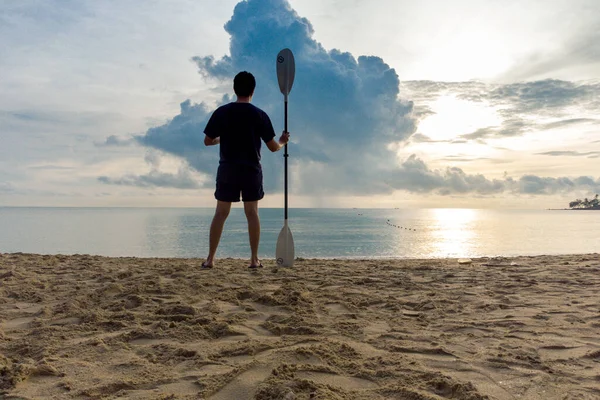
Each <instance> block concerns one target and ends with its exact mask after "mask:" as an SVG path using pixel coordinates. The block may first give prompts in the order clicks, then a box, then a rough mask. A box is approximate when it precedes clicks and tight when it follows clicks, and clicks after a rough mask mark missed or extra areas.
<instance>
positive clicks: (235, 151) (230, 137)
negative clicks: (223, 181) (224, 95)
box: [204, 103, 275, 168]
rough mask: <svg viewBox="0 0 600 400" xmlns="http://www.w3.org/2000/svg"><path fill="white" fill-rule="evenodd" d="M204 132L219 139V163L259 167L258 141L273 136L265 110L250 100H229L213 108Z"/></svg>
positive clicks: (266, 140)
mask: <svg viewBox="0 0 600 400" xmlns="http://www.w3.org/2000/svg"><path fill="white" fill-rule="evenodd" d="M204 133H205V134H206V136H208V137H209V138H211V139H215V138H217V137H220V138H221V145H220V155H221V160H220V161H219V164H229V165H247V166H254V167H258V168H260V146H261V143H260V140H261V139H262V140H263V141H264V142H265V143H267V142H269V141H270V140H271V139H273V138H274V137H275V131H274V130H273V124H271V120H270V119H269V116H268V115H267V113H265V112H264V111H263V110H261V109H260V108H258V107H256V106H254V105H253V104H250V103H229V104H225V105H223V106H221V107H219V108H217V109H216V110H215V112H214V113H213V114H212V116H211V117H210V119H209V120H208V123H207V124H206V128H205V129H204Z"/></svg>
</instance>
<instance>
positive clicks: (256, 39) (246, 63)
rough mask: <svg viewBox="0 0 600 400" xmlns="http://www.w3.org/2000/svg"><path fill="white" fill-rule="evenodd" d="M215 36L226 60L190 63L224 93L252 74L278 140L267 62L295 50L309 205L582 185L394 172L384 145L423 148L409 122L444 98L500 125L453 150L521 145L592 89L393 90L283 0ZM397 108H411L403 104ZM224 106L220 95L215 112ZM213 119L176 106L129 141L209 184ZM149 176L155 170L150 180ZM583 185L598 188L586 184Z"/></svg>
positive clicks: (294, 170) (274, 88) (302, 175)
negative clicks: (476, 108) (352, 198)
mask: <svg viewBox="0 0 600 400" xmlns="http://www.w3.org/2000/svg"><path fill="white" fill-rule="evenodd" d="M225 30H226V32H227V33H228V34H229V35H230V48H229V54H227V55H225V56H223V57H221V58H216V57H215V56H212V55H205V56H195V57H192V58H191V60H192V61H193V62H194V64H195V65H196V67H197V68H198V72H199V73H200V74H201V75H202V76H203V77H204V79H207V80H212V81H217V82H219V84H226V85H227V86H229V87H230V85H231V81H232V78H233V76H234V75H235V74H236V73H237V72H238V71H241V70H247V71H251V72H252V73H253V74H254V75H255V76H256V79H257V88H256V92H255V97H254V103H255V104H256V105H257V106H259V107H261V108H262V109H264V110H265V111H266V112H267V113H268V114H269V115H270V116H271V119H272V120H273V122H274V126H275V129H276V130H281V128H282V127H283V121H282V116H283V101H282V100H283V98H282V96H281V94H280V92H279V88H278V85H277V79H276V74H275V57H276V55H277V53H278V52H279V51H280V50H281V49H282V48H285V47H289V48H290V49H292V51H293V52H294V55H295V59H296V80H295V82H294V87H293V89H292V92H291V95H290V103H289V112H290V114H289V115H290V131H291V132H292V138H293V140H292V143H291V144H290V146H289V150H290V162H291V177H290V185H291V190H292V192H297V193H302V194H304V195H314V196H317V195H324V194H335V195H345V194H349V195H375V194H382V193H391V192H392V191H394V190H407V191H412V192H417V193H431V192H435V193H438V194H441V195H449V194H477V195H495V194H498V193H502V192H514V193H528V194H530V193H537V194H548V193H555V192H556V191H564V190H575V189H576V188H578V187H582V185H583V186H584V187H587V186H589V182H588V183H586V184H583V183H581V182H583V181H581V182H579V183H578V182H576V181H574V180H570V179H569V178H543V177H535V176H524V177H522V178H520V179H516V180H515V179H512V178H503V179H488V178H486V177H485V176H484V175H482V174H469V173H467V172H465V171H463V170H462V169H460V168H456V167H452V168H446V169H442V170H433V169H431V168H429V167H428V166H427V164H426V163H425V162H424V161H423V160H421V159H419V158H417V157H416V156H411V157H409V158H408V159H407V160H405V161H404V162H403V163H401V164H398V162H397V155H396V153H395V151H394V150H393V148H394V146H388V145H390V144H401V143H405V142H407V140H408V139H409V138H411V136H412V139H413V141H417V142H418V141H421V142H426V141H428V140H431V139H430V138H427V137H426V136H424V135H414V133H415V132H416V126H417V123H418V121H419V120H420V119H423V118H425V117H427V116H428V115H431V113H433V111H432V110H431V108H429V106H428V104H427V102H429V101H433V100H435V99H436V98H437V97H439V96H440V95H442V94H448V93H451V94H457V96H458V97H459V98H460V99H464V100H469V101H475V102H486V103H488V104H489V105H490V106H491V107H497V108H498V109H499V112H500V113H501V115H502V116H503V117H504V123H503V124H502V125H501V126H497V127H487V128H483V129H480V130H478V131H475V132H472V133H470V134H467V135H465V136H463V137H462V138H459V139H457V140H455V142H459V143H464V142H465V141H468V140H482V139H486V138H493V137H508V136H518V135H522V134H524V133H526V132H528V131H529V130H531V129H534V128H535V126H534V124H531V123H530V122H529V119H528V118H527V117H528V116H530V115H542V114H543V115H546V116H552V117H556V118H560V117H561V116H562V114H563V112H564V108H565V107H566V106H573V105H576V106H579V107H583V108H586V109H591V107H592V105H593V104H594V102H596V101H597V99H596V97H595V96H596V95H597V94H598V93H600V85H595V84H576V83H573V82H568V81H558V80H545V81H537V82H524V83H516V84H507V85H501V84H490V83H484V82H478V81H469V82H432V81H413V82H405V83H403V84H402V85H401V84H400V80H399V77H398V75H397V73H396V71H395V70H394V69H393V68H390V66H389V65H388V64H386V63H385V62H384V60H382V59H381V58H379V57H375V56H359V57H355V56H354V55H352V54H350V53H348V52H344V51H341V50H338V49H331V50H327V49H325V48H324V47H323V46H322V45H321V44H320V43H318V42H317V41H316V40H315V39H314V38H313V35H314V30H313V27H312V25H311V23H310V21H308V20H307V19H306V18H302V17H301V16H299V15H298V14H297V13H296V11H294V10H293V9H292V7H291V6H290V4H289V2H288V1H286V0H248V1H242V2H240V3H238V4H237V6H236V7H235V10H234V13H233V16H232V17H231V19H230V20H229V21H228V22H227V23H226V24H225ZM400 90H404V91H405V92H404V93H401V92H400ZM407 98H409V99H411V100H414V101H415V102H417V103H418V104H419V106H418V107H415V105H414V103H413V101H408V100H404V99H407ZM231 100H232V98H231V97H230V96H229V95H225V96H223V98H222V99H221V101H220V102H219V104H224V103H227V102H229V101H231ZM212 111H213V109H212V108H211V107H210V106H208V104H206V103H200V104H192V103H191V101H190V100H186V101H184V102H182V103H181V107H180V113H179V114H178V115H177V116H175V117H174V118H173V119H171V120H170V121H168V122H167V123H165V124H163V125H161V126H157V127H154V128H151V129H149V130H148V131H147V132H146V133H145V134H143V135H140V136H137V137H136V141H138V142H139V143H140V144H142V145H144V146H147V147H150V148H153V149H157V150H160V151H162V152H165V153H168V154H172V155H176V156H178V157H180V158H182V159H183V160H185V161H186V162H187V164H189V165H190V166H191V167H192V168H193V169H194V170H196V171H200V172H202V173H204V174H207V175H210V176H214V173H215V171H216V168H217V164H218V150H216V149H215V148H210V147H209V148H206V147H205V146H204V144H203V138H204V135H203V129H204V127H205V125H206V122H207V120H208V118H209V117H210V115H211V113H212ZM568 118H569V119H571V120H572V121H567V120H564V118H563V120H564V122H563V123H564V124H565V125H569V124H574V123H576V122H575V121H574V120H579V121H578V122H577V123H579V122H581V120H582V119H583V118H584V117H581V118H580V117H572V116H569V117H568ZM559 124H560V123H558V122H557V125H556V126H558V125H559ZM396 148H397V147H396ZM265 152H266V150H265V147H263V160H262V162H263V167H264V170H265V173H264V176H265V188H266V190H267V192H272V191H274V190H277V189H280V188H281V186H282V181H283V179H282V177H281V175H282V158H281V156H280V155H276V157H274V156H272V155H266V154H264V153H265ZM157 174H159V173H158V172H157V170H155V171H154V177H155V178H157V177H158V176H157ZM144 177H145V178H144V179H142V177H141V176H129V177H126V178H124V179H121V180H110V179H109V180H107V179H105V177H101V179H103V181H106V182H110V183H118V184H128V185H148V184H149V183H148V182H149V181H152V182H155V181H161V182H162V179H149V177H146V176H144ZM162 177H163V176H161V178H162ZM170 178H171V180H172V178H173V177H172V176H171V177H170ZM590 179H592V178H590ZM567 182H572V183H573V185H568V184H567ZM592 183H593V185H597V182H596V181H593V180H592ZM586 185H587V186H586ZM593 185H592V186H593Z"/></svg>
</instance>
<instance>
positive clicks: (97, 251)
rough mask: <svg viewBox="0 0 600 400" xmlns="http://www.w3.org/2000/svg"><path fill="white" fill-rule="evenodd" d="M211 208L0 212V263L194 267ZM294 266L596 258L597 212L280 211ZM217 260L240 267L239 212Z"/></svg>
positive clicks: (272, 239) (266, 254) (244, 253)
mask: <svg viewBox="0 0 600 400" xmlns="http://www.w3.org/2000/svg"><path fill="white" fill-rule="evenodd" d="M259 212H260V219H261V227H262V230H261V241H260V248H259V256H260V257H261V258H262V259H272V258H274V256H275V247H276V242H277V236H278V234H279V231H280V230H281V228H282V227H283V217H284V215H283V210H282V209H275V208H263V209H260V211H259ZM213 213H214V209H212V208H41V207H35V208H28V207H0V253H16V252H23V253H38V254H91V255H102V256H112V257H121V256H135V257H185V258H190V257H191V258H203V257H205V256H206V255H207V253H208V236H209V227H210V223H211V220H212V217H213ZM289 226H290V229H291V231H292V235H293V238H294V243H295V246H294V247H295V253H296V257H301V258H341V259H366V258H369V259H370V258H448V257H450V258H454V257H457V258H467V257H469V258H473V257H496V256H506V257H510V256H520V255H529V256H532V255H541V254H548V255H556V254H582V253H596V252H600V212H599V211H569V210H489V209H454V208H442V209H323V208H298V209H290V210H289ZM217 257H218V258H226V257H234V258H248V257H249V245H248V231H247V225H246V218H245V216H244V212H243V209H242V208H233V209H232V210H231V213H230V215H229V218H228V220H227V222H226V224H225V229H224V232H223V236H222V238H221V242H220V245H219V250H218V253H217Z"/></svg>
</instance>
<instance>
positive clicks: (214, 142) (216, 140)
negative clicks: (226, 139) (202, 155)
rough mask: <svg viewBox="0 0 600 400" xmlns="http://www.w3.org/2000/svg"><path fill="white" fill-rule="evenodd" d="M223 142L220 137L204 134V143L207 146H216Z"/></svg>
mask: <svg viewBox="0 0 600 400" xmlns="http://www.w3.org/2000/svg"><path fill="white" fill-rule="evenodd" d="M219 143H221V138H220V137H216V138H214V139H213V138H210V137H208V135H204V145H205V146H214V145H217V144H219Z"/></svg>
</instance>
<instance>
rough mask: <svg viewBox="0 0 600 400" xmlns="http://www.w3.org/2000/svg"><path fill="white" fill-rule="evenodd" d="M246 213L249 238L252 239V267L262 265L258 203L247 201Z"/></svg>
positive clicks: (245, 204) (245, 205)
mask: <svg viewBox="0 0 600 400" xmlns="http://www.w3.org/2000/svg"><path fill="white" fill-rule="evenodd" d="M244 212H245V213H246V219H247V220H248V236H249V238H250V253H251V256H250V266H258V265H260V260H259V259H258V244H259V242H260V219H259V217H258V201H245V202H244Z"/></svg>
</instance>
